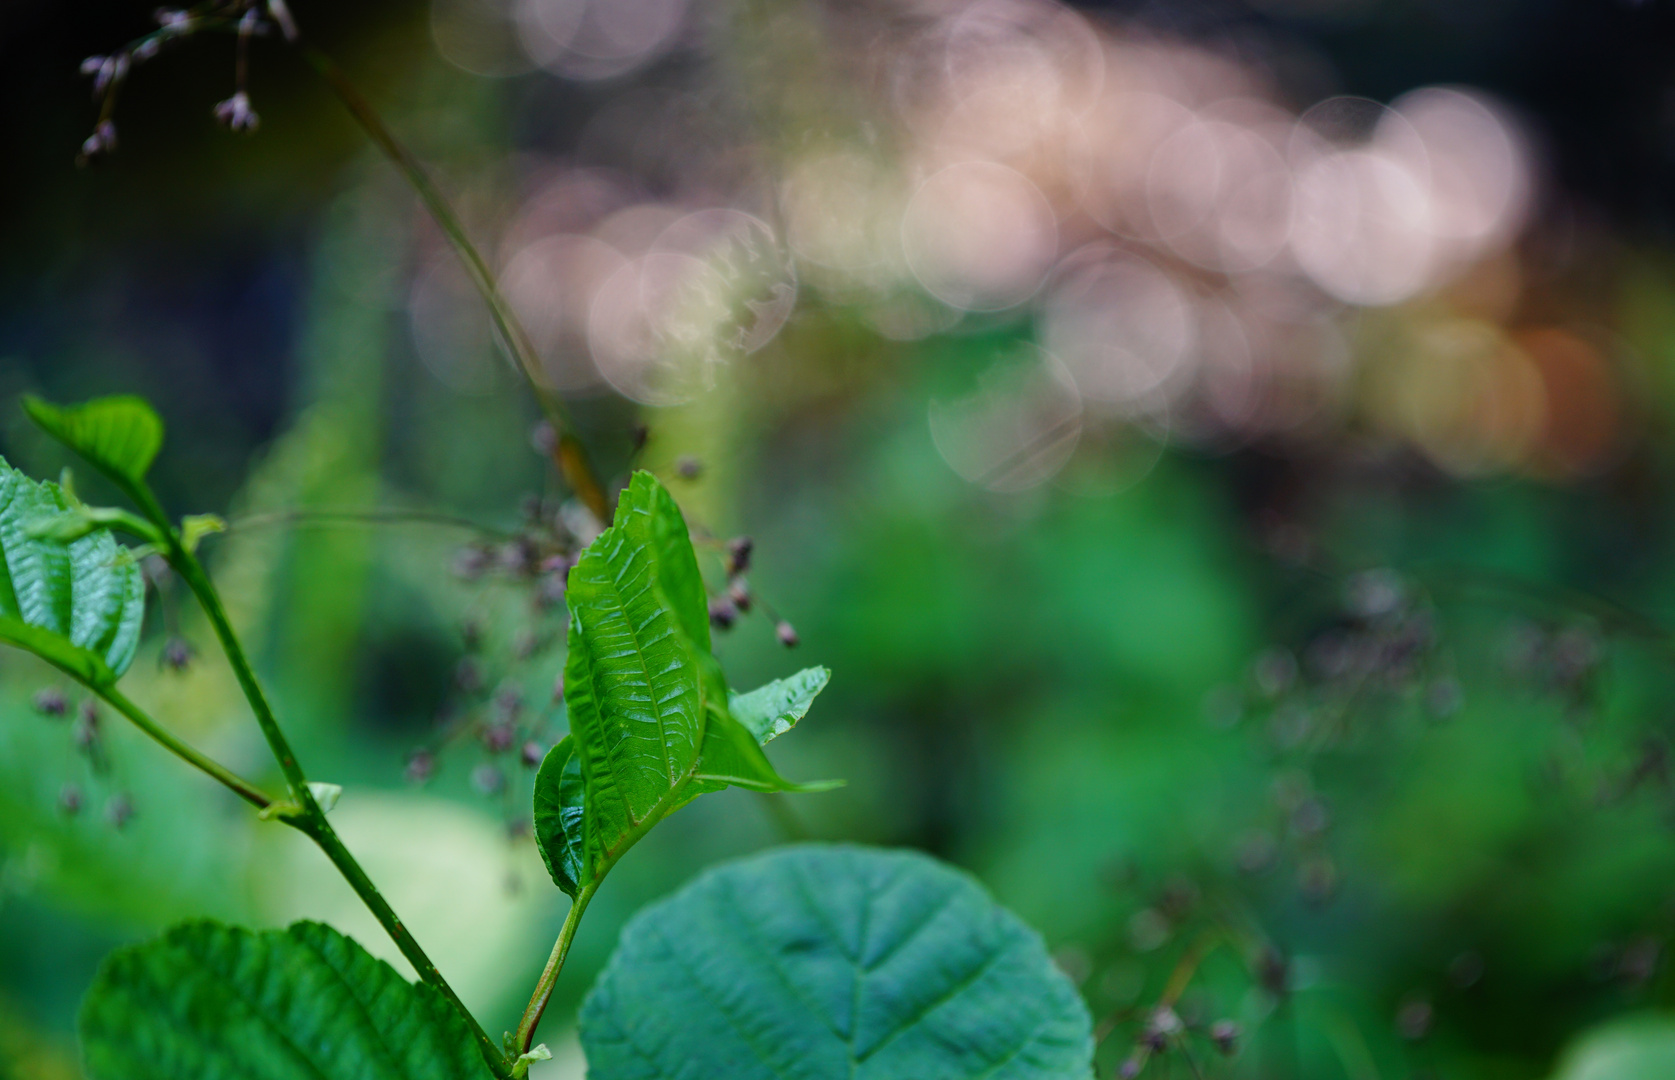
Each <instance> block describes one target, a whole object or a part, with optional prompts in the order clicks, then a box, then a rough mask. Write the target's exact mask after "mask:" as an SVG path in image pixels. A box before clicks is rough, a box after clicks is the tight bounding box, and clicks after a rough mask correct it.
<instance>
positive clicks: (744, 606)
mask: <svg viewBox="0 0 1675 1080" xmlns="http://www.w3.org/2000/svg"><path fill="white" fill-rule="evenodd" d="M727 599H729V600H731V601H732V602H733V606H734V607H736V608H738V609H739V611H740V612H741V613H743V612H748V611H749V610H750V605H751V596H750V586H749V585H746V584H745V581H744V579H743V578H736V579H734V581H733V583H732V584H731V585H729V586H727Z"/></svg>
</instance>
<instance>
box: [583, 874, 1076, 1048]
mask: <svg viewBox="0 0 1675 1080" xmlns="http://www.w3.org/2000/svg"><path fill="white" fill-rule="evenodd" d="M581 1036H582V1046H583V1048H584V1049H585V1050H586V1052H587V1060H588V1076H589V1078H590V1080H686V1078H689V1077H726V1078H727V1080H778V1078H786V1077H796V1078H799V1080H826V1078H831V1080H850V1078H854V1080H1089V1078H1090V1077H1091V1076H1092V1075H1093V1064H1092V1057H1093V1035H1092V1024H1091V1022H1090V1020H1089V1017H1088V1012H1087V1008H1086V1007H1085V1006H1084V1005H1083V1004H1082V1001H1081V998H1080V997H1079V996H1078V995H1077V993H1076V989H1075V987H1074V986H1072V985H1071V984H1070V981H1069V980H1068V979H1066V978H1065V977H1064V975H1062V974H1061V973H1060V972H1059V971H1058V970H1057V969H1056V968H1055V967H1054V966H1053V964H1052V961H1051V960H1050V959H1049V958H1048V956H1047V951H1046V948H1045V947H1044V946H1043V944H1042V941H1041V938H1040V937H1039V936H1038V935H1037V934H1036V933H1035V932H1034V931H1032V930H1030V929H1029V928H1028V927H1026V926H1024V925H1023V923H1021V922H1019V921H1018V919H1017V918H1016V917H1014V916H1013V915H1011V914H1010V913H1009V912H1007V911H1006V910H1004V909H1003V908H1001V907H1000V906H999V905H997V904H996V903H995V902H994V901H993V900H992V899H990V898H989V896H988V895H987V894H986V893H985V892H984V891H983V889H982V888H981V887H980V886H979V885H978V884H977V883H976V882H974V881H973V880H971V879H970V878H969V877H967V876H966V875H964V874H961V873H959V872H958V871H955V870H952V869H950V868H948V867H946V866H943V865H941V864H939V863H937V862H935V861H933V860H931V859H929V858H926V857H925V856H922V855H917V854H911V853H907V852H889V851H879V850H872V849H866V848H855V847H829V846H823V845H810V846H804V847H797V848H788V849H782V850H779V851H775V852H770V853H768V854H766V855H759V856H756V857H753V858H750V859H746V860H743V861H740V862H736V863H732V864H730V865H727V866H723V867H720V868H717V869H715V870H711V871H710V872H708V873H706V874H704V875H703V876H702V877H700V878H698V879H697V880H696V881H694V882H693V883H692V884H690V885H688V886H687V887H686V888H684V889H682V890H681V891H680V892H678V893H676V894H675V895H674V896H673V897H670V898H669V899H667V900H665V901H662V902H661V903H658V904H655V905H653V906H651V907H648V908H646V909H645V910H643V911H642V912H640V914H639V915H637V916H636V917H635V918H634V919H633V920H632V921H630V922H629V924H628V926H627V927H626V928H625V929H624V930H623V932H622V940H621V942H620V944H619V945H618V946H617V950H616V953H615V955H614V956H613V957H612V958H611V961H610V964H609V965H608V966H607V967H606V969H605V971H604V973H603V974H601V975H600V977H599V981H598V983H597V984H596V985H595V986H594V988H593V990H592V991H591V992H590V993H589V995H588V997H587V1000H586V1001H585V1002H584V1004H583V1006H582V1013H581Z"/></svg>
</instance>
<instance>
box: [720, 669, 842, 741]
mask: <svg viewBox="0 0 1675 1080" xmlns="http://www.w3.org/2000/svg"><path fill="white" fill-rule="evenodd" d="M831 678H832V673H831V671H830V669H828V668H823V667H811V668H804V669H803V670H801V671H799V672H797V673H796V674H795V675H792V676H790V677H788V678H784V679H775V680H774V681H773V682H771V683H768V684H767V685H766V686H758V687H757V688H756V689H754V690H752V691H750V693H748V694H738V693H732V694H729V695H728V696H727V711H728V712H730V713H732V714H733V719H735V720H737V721H738V722H739V723H741V724H743V725H744V726H745V727H747V728H749V729H750V733H751V734H752V735H755V736H756V741H757V742H759V743H764V744H765V743H767V742H768V741H769V740H770V739H773V738H775V737H777V736H779V735H783V734H785V733H786V732H787V731H790V730H791V728H792V727H794V726H795V725H796V723H797V721H798V720H801V719H802V718H803V717H805V716H807V715H808V710H809V707H810V706H811V705H813V704H814V699H815V698H817V697H819V696H820V691H822V690H824V689H826V684H827V683H828V682H830V681H831Z"/></svg>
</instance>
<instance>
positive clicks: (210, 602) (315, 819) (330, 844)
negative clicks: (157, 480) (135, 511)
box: [147, 492, 508, 1076]
mask: <svg viewBox="0 0 1675 1080" xmlns="http://www.w3.org/2000/svg"><path fill="white" fill-rule="evenodd" d="M147 494H149V492H148V493H147ZM150 502H151V504H152V506H155V504H156V501H155V498H152V499H151V500H150ZM150 509H151V508H150V507H147V511H148V513H149V511H150ZM159 512H160V511H159ZM160 524H161V523H160ZM168 556H169V563H170V565H172V566H173V567H174V568H175V571H176V572H177V573H179V574H180V576H181V578H182V579H183V580H184V581H185V582H186V584H187V587H188V588H190V589H191V590H192V594H193V595H194V596H196V597H197V598H198V603H199V604H200V605H201V606H202V607H203V609H204V614H205V615H207V616H208V617H209V623H210V626H211V627H212V628H213V629H214V631H215V636H216V638H217V639H218V640H219V641H220V642H221V648H222V651H224V652H225V653H226V654H227V662H228V663H229V664H230V665H231V666H232V668H233V674H234V675H235V676H236V677H237V678H238V682H239V686H240V687H241V688H242V689H243V690H244V696H245V698H246V699H248V700H249V702H250V708H251V711H253V712H254V713H255V714H256V723H257V724H258V725H260V726H261V729H262V735H263V737H264V738H266V739H267V743H268V748H269V749H270V750H272V751H273V756H274V759H275V760H277V761H278V762H279V768H280V771H281V772H283V773H284V774H285V781H286V784H287V785H288V786H289V787H290V790H291V798H292V800H293V801H295V803H296V804H297V806H298V807H299V808H300V811H301V812H300V813H299V814H298V815H296V816H294V817H291V816H287V817H286V818H285V820H286V823H287V824H289V825H291V826H292V827H294V828H296V829H297V830H299V831H300V832H302V833H304V834H306V835H307V836H308V837H309V838H310V839H312V840H313V841H314V842H315V844H317V845H319V847H320V850H321V851H323V852H325V854H326V858H328V859H330V860H331V862H332V865H333V866H335V867H337V869H338V872H339V873H341V874H342V875H343V877H344V879H345V880H346V881H348V882H349V887H350V888H352V889H354V890H355V895H356V896H359V897H360V898H361V902H362V903H364V904H365V905H366V906H367V908H368V910H370V911H371V912H372V914H373V916H374V917H375V918H377V920H378V922H379V924H380V925H382V926H383V927H384V931H385V932H386V933H387V934H389V935H390V939H391V940H392V941H394V942H395V943H396V947H397V948H398V949H400V950H401V955H403V956H405V957H407V961H408V963H410V964H412V965H413V970H414V971H416V972H418V974H419V978H420V979H422V980H424V981H425V982H426V983H428V984H429V985H431V986H433V987H435V988H436V990H437V991H439V992H440V993H441V994H442V996H443V997H444V998H446V999H447V1000H448V1002H449V1003H450V1004H451V1005H453V1007H454V1009H455V1010H456V1011H458V1013H459V1014H460V1015H461V1016H462V1017H464V1018H465V1021H466V1023H467V1024H468V1025H469V1026H470V1028H471V1031H472V1034H473V1035H475V1036H476V1039H477V1042H478V1043H479V1044H480V1046H481V1049H482V1051H483V1056H484V1058H486V1059H487V1061H488V1063H489V1065H490V1066H491V1067H492V1068H493V1069H494V1071H495V1073H496V1074H497V1075H500V1076H505V1075H507V1074H508V1069H507V1066H506V1062H505V1058H504V1056H503V1055H502V1054H501V1052H500V1048H499V1047H498V1046H496V1045H495V1043H494V1040H493V1039H490V1038H489V1036H488V1033H487V1032H486V1031H484V1030H483V1028H482V1025H481V1024H479V1023H477V1019H476V1017H474V1016H472V1015H471V1010H469V1009H467V1008H466V1007H465V1003H464V1002H462V1001H460V999H459V995H457V994H455V993H454V988H453V987H451V986H449V985H448V981H447V980H446V979H444V978H443V977H442V973H441V972H440V971H438V970H437V969H436V965H435V964H433V963H431V960H430V957H428V956H426V955H425V951H424V949H422V948H420V947H419V943H418V942H417V941H416V940H414V938H413V935H412V934H410V933H408V931H407V927H406V926H405V925H403V923H402V921H401V919H400V918H399V917H397V915H396V913H395V911H394V910H393V909H392V908H391V907H390V905H389V903H388V902H387V901H386V900H385V899H384V897H383V895H382V894H381V893H379V891H378V888H377V886H375V885H374V884H373V883H372V879H371V878H369V877H367V875H366V871H365V870H363V869H361V866H360V864H359V863H358V862H356V861H355V857H354V856H353V855H351V854H350V853H349V849H348V848H346V847H344V846H343V841H342V840H340V839H339V838H338V836H337V832H336V830H334V829H333V828H332V827H331V824H330V823H329V822H327V821H326V815H325V814H324V813H323V812H322V811H321V810H320V806H319V804H318V803H316V802H315V801H314V795H313V793H312V792H311V791H309V789H308V777H307V776H306V775H304V773H303V771H302V766H300V765H299V764H297V758H296V754H295V753H293V752H292V750H291V744H290V742H289V741H288V740H287V739H286V738H285V733H284V732H283V731H282V730H281V729H280V727H279V721H278V719H277V718H275V716H274V714H273V707H272V706H271V705H270V704H269V703H268V699H267V694H266V693H265V692H264V691H263V690H262V687H261V684H260V683H259V682H257V680H256V672H255V669H254V668H252V667H251V665H250V660H249V658H248V657H247V656H245V654H244V646H243V644H242V643H241V642H240V641H239V639H238V635H237V634H236V633H235V632H234V631H233V626H232V623H231V621H229V620H228V618H227V610H226V608H225V607H224V606H223V605H222V603H221V596H220V594H219V593H218V592H217V591H216V588H215V584H214V582H212V581H211V580H210V578H209V574H208V573H206V572H205V570H204V567H203V564H202V563H200V562H199V561H198V558H197V556H195V555H193V554H192V553H191V552H190V551H187V550H186V549H185V547H183V546H182V545H181V543H180V538H179V535H178V534H177V533H175V532H174V531H173V530H172V529H171V530H170V531H169V533H168Z"/></svg>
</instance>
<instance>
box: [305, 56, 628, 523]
mask: <svg viewBox="0 0 1675 1080" xmlns="http://www.w3.org/2000/svg"><path fill="white" fill-rule="evenodd" d="M301 49H302V54H303V57H304V59H306V60H307V61H308V63H309V64H310V65H311V66H312V67H313V68H314V70H315V71H317V72H319V73H320V77H321V78H323V79H325V80H326V85H328V86H330V87H331V89H332V92H333V93H335V94H336V95H337V97H338V100H340V101H342V102H343V106H344V108H346V109H348V110H349V115H350V116H353V117H354V118H355V122H356V123H357V124H359V125H360V126H361V129H362V130H363V131H365V132H366V134H367V137H368V138H370V139H371V140H372V141H373V142H374V143H376V144H377V145H378V148H379V149H380V150H382V151H383V152H384V154H385V156H386V157H388V158H389V159H390V161H391V162H392V163H393V164H394V165H395V166H396V168H398V169H400V170H401V172H402V175H403V176H405V177H406V178H407V182H408V184H409V185H411V186H412V188H413V190H414V191H415V192H417V193H418V196H419V198H420V200H421V201H423V202H424V204H425V209H426V210H428V211H430V216H431V217H432V218H433V219H434V220H435V221H436V224H437V226H438V227H439V228H441V230H442V233H443V235H445V236H446V237H447V238H448V242H449V243H450V244H452V245H453V248H454V252H455V254H457V255H458V256H459V259H460V262H461V263H463V264H464V266H465V271H466V273H467V274H468V275H469V276H470V278H471V282H472V284H473V285H475V286H476V287H477V291H478V292H479V293H481V294H482V297H483V302H484V303H486V304H487V305H488V309H489V317H490V318H491V319H492V320H493V321H494V327H495V330H496V331H498V332H499V336H500V341H501V344H502V345H503V346H504V347H505V349H506V351H507V352H508V353H510V354H511V357H512V360H513V361H514V362H515V363H516V364H517V365H518V370H519V371H521V372H523V377H524V379H525V381H527V382H528V383H529V388H530V390H531V391H532V392H533V393H534V394H535V400H536V401H537V402H538V403H539V404H540V406H541V411H542V412H543V413H545V414H546V417H547V422H548V423H549V424H551V425H552V427H553V432H554V433H555V435H556V436H557V439H556V443H555V445H554V447H553V462H554V464H556V465H557V466H558V469H559V472H560V473H561V474H563V476H564V479H565V482H566V483H568V484H569V485H570V488H571V490H572V491H574V492H575V493H576V495H577V496H578V497H580V498H581V500H582V502H584V503H585V504H586V505H587V507H588V509H589V510H591V511H593V514H594V516H595V517H597V518H598V519H599V521H600V522H601V523H602V524H603V523H606V522H609V521H610V520H611V513H610V507H609V506H608V505H607V503H606V498H605V489H604V485H602V484H601V483H600V482H599V478H598V476H597V475H595V473H594V471H593V467H592V466H591V465H590V464H589V463H588V458H587V451H586V450H585V448H584V447H583V446H582V444H581V442H580V440H578V439H577V438H576V437H575V435H573V434H572V433H571V429H572V427H573V426H574V425H573V424H572V423H571V421H570V415H569V410H568V409H566V408H565V406H564V401H563V399H561V398H560V397H559V396H558V395H556V394H554V393H553V392H552V391H551V390H549V389H547V388H546V387H545V386H543V385H542V383H541V378H540V374H541V365H540V361H539V359H538V358H537V357H536V355H535V346H534V345H533V344H532V343H531V342H530V340H529V335H528V334H527V333H525V331H524V328H523V324H522V323H520V322H519V321H518V317H517V313H516V312H514V311H513V310H512V305H511V304H510V303H509V302H508V301H507V300H506V296H505V294H504V293H502V292H501V291H500V287H499V286H498V285H497V284H496V283H495V280H494V272H493V271H492V270H490V269H489V265H488V263H487V261H485V260H484V258H483V256H482V253H481V252H479V251H478V250H477V246H476V245H475V244H473V243H472V242H471V237H470V235H469V234H468V233H467V232H466V231H465V224H464V223H463V222H461V221H460V219H459V215H458V214H456V213H455V212H454V208H453V206H452V205H450V204H449V202H448V200H447V198H446V197H445V196H444V195H443V194H442V191H441V189H440V188H438V187H437V186H436V183H435V182H434V181H433V180H431V178H430V174H429V173H427V172H426V171H425V168H424V166H423V165H422V164H421V163H420V162H419V159H418V158H416V157H414V156H413V154H412V152H411V151H409V150H408V149H407V147H405V146H403V145H402V144H401V141H400V140H399V139H397V138H396V137H395V135H394V134H393V133H392V132H391V131H390V129H389V128H388V127H387V126H385V124H384V121H383V118H382V117H380V116H379V115H378V111H377V110H376V109H374V108H373V107H372V105H371V103H370V102H368V101H367V100H366V98H364V97H362V96H361V93H360V91H359V90H356V89H355V86H354V84H353V83H351V82H350V81H349V78H348V76H346V75H344V73H343V69H342V68H340V67H338V66H337V65H336V64H335V63H333V62H332V59H331V57H329V56H327V55H326V54H325V53H323V52H321V51H320V50H319V49H316V48H314V47H313V46H311V45H306V44H305V45H303V46H301Z"/></svg>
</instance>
